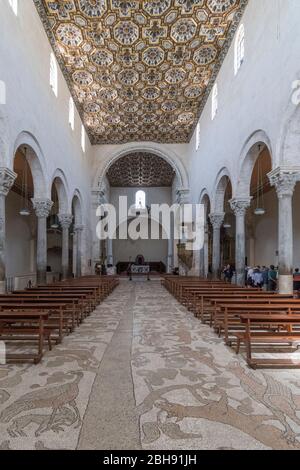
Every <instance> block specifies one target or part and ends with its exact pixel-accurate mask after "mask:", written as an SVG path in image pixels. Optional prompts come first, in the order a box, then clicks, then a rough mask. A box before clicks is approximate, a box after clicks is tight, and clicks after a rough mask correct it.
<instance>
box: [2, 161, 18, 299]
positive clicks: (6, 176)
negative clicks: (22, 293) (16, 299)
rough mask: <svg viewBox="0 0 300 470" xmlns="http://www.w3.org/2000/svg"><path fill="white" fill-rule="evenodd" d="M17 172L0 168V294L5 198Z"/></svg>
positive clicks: (3, 273)
mask: <svg viewBox="0 0 300 470" xmlns="http://www.w3.org/2000/svg"><path fill="white" fill-rule="evenodd" d="M16 177H17V174H16V173H14V172H13V171H11V170H10V169H9V168H0V294H3V293H4V292H5V290H6V285H5V284H6V283H5V272H6V259H5V258H6V253H5V244H6V231H5V219H6V215H5V200H6V196H7V195H8V193H9V191H10V189H11V188H12V186H13V184H14V182H15V179H16Z"/></svg>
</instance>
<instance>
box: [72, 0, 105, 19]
mask: <svg viewBox="0 0 300 470" xmlns="http://www.w3.org/2000/svg"><path fill="white" fill-rule="evenodd" d="M79 8H80V10H81V11H82V13H84V14H85V15H87V16H89V17H92V18H94V17H99V16H102V15H103V13H104V12H105V11H106V9H107V5H106V0H79Z"/></svg>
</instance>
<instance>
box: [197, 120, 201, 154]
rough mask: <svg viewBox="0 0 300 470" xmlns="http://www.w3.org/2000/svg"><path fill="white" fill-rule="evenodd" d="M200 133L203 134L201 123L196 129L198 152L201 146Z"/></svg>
mask: <svg viewBox="0 0 300 470" xmlns="http://www.w3.org/2000/svg"><path fill="white" fill-rule="evenodd" d="M200 132H201V128H200V122H198V124H197V127H196V150H198V148H199V146H200Z"/></svg>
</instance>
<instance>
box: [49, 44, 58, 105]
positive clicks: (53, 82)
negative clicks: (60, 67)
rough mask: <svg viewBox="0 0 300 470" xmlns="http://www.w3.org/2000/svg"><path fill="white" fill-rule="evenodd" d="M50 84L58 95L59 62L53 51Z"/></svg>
mask: <svg viewBox="0 0 300 470" xmlns="http://www.w3.org/2000/svg"><path fill="white" fill-rule="evenodd" d="M50 86H51V88H52V90H53V93H54V94H55V96H57V63H56V60H55V57H54V54H53V52H51V54H50Z"/></svg>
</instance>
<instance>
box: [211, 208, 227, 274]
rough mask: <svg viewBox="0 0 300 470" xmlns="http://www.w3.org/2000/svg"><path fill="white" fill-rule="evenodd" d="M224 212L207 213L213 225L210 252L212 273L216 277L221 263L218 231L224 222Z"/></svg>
mask: <svg viewBox="0 0 300 470" xmlns="http://www.w3.org/2000/svg"><path fill="white" fill-rule="evenodd" d="M224 216H225V214H224V212H215V213H212V214H210V215H209V219H210V222H211V224H212V227H213V250H212V251H213V253H212V274H213V277H214V278H215V279H216V278H218V277H219V274H220V264H221V247H220V232H221V227H222V225H223V222H224Z"/></svg>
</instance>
